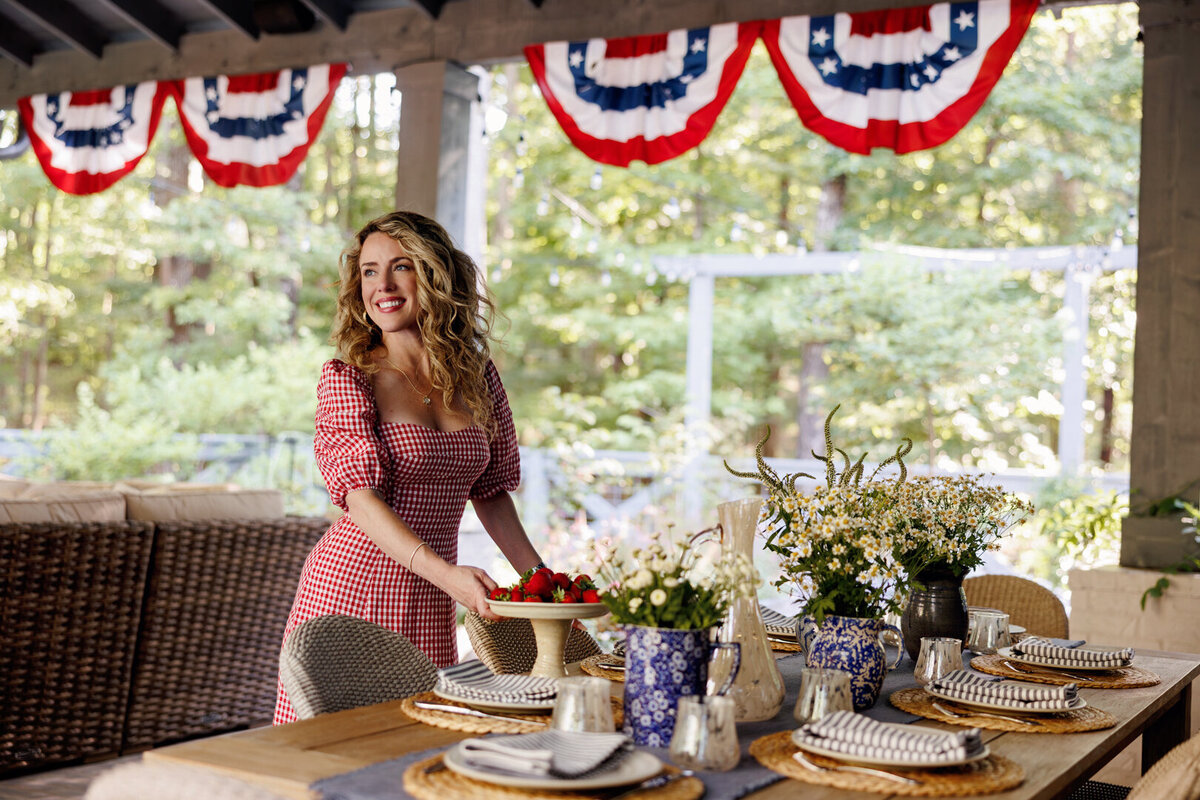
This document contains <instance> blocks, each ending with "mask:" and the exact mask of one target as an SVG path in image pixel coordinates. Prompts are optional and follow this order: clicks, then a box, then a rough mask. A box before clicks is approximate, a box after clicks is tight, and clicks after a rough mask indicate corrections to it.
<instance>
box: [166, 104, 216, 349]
mask: <svg viewBox="0 0 1200 800" xmlns="http://www.w3.org/2000/svg"><path fill="white" fill-rule="evenodd" d="M163 124H164V125H165V124H167V122H166V120H164V121H163ZM191 158H192V153H191V151H190V150H189V149H188V148H187V145H186V144H184V143H182V142H179V143H175V144H173V145H172V146H171V147H168V148H167V151H166V153H165V154H164V155H163V156H162V157H161V158H160V159H159V160H158V162H157V165H156V167H157V169H156V175H155V179H156V180H155V190H154V195H153V199H154V204H155V205H156V206H158V207H159V208H166V207H167V206H168V205H170V203H171V202H173V201H174V200H175V199H176V198H179V197H183V196H184V195H186V194H187V193H188V168H189V167H190V165H191ZM154 271H155V278H156V280H157V283H158V285H159V286H170V287H175V288H180V287H183V286H186V285H187V284H188V283H189V282H191V281H192V280H193V279H194V278H206V277H208V274H209V273H210V272H211V271H212V265H211V264H196V263H194V262H193V261H192V259H190V258H188V257H187V256H185V255H180V254H171V255H166V256H162V257H160V258H159V259H158V263H157V264H156V265H155V268H154ZM163 323H164V324H165V325H166V326H167V327H168V328H169V329H170V330H171V340H170V341H171V343H172V344H182V343H183V342H186V341H187V340H188V339H189V338H190V335H191V334H190V330H189V329H190V327H191V326H189V325H183V324H180V323H179V321H178V320H177V319H176V317H175V309H174V307H170V308H168V309H167V310H166V313H165V314H164V319H163Z"/></svg>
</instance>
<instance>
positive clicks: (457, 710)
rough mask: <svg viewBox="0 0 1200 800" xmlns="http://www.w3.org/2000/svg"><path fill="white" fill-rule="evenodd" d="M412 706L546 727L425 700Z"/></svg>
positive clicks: (540, 723) (414, 702)
mask: <svg viewBox="0 0 1200 800" xmlns="http://www.w3.org/2000/svg"><path fill="white" fill-rule="evenodd" d="M413 705H414V706H416V707H417V708H424V709H427V710H429V711H445V712H447V713H449V714H463V715H465V716H468V717H484V718H485V719H502V720H504V721H505V722H518V723H521V724H529V725H547V724H548V723H545V722H539V721H538V720H534V719H519V718H517V717H506V716H503V715H501V714H488V713H485V712H483V711H477V710H476V709H474V708H463V707H462V706H451V705H446V704H444V703H429V702H426V701H425V700H414V701H413Z"/></svg>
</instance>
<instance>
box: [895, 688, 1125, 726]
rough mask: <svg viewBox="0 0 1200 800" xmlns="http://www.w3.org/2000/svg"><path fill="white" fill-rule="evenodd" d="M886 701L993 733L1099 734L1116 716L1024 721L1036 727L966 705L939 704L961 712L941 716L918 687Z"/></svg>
mask: <svg viewBox="0 0 1200 800" xmlns="http://www.w3.org/2000/svg"><path fill="white" fill-rule="evenodd" d="M888 700H889V701H890V702H891V704H892V705H894V706H895V707H896V708H898V709H900V710H901V711H907V712H908V713H910V714H916V715H918V716H921V717H925V718H926V719H934V720H937V721H938V722H948V723H950V724H951V725H966V726H967V727H968V728H987V729H988V730H993V731H1019V732H1020V733H1078V732H1080V731H1098V730H1101V729H1103V728H1111V727H1112V726H1113V725H1116V724H1117V718H1116V717H1114V716H1113V715H1112V714H1110V713H1108V712H1107V711H1102V710H1101V709H1099V708H1096V707H1095V706H1087V707H1086V708H1077V709H1074V710H1072V711H1063V712H1061V713H1058V714H1037V715H1028V716H1026V717H1025V719H1028V720H1029V721H1030V722H1035V723H1037V724H1035V725H1022V724H1021V723H1019V722H1012V721H1011V720H1007V719H1000V718H998V717H991V716H987V715H985V714H973V713H971V709H969V708H967V707H966V706H960V705H953V704H952V703H946V702H941V703H939V705H942V706H950V705H953V708H952V710H953V711H956V712H961V713H959V715H958V716H951V715H950V714H943V713H942V712H941V711H938V710H937V709H936V708H934V707H933V703H934V702H935V701H936V700H937V698H935V697H934V696H933V695H931V694H930V693H929V692H927V691H925V690H924V689H922V688H921V687H919V686H918V687H915V688H912V689H900V690H899V691H896V692H892V694H891V695H890V696H889V697H888ZM996 713H997V714H1003V713H1004V712H1003V711H997V712H996Z"/></svg>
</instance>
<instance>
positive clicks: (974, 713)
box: [931, 703, 1042, 726]
mask: <svg viewBox="0 0 1200 800" xmlns="http://www.w3.org/2000/svg"><path fill="white" fill-rule="evenodd" d="M931 705H932V706H933V707H934V708H936V709H937V710H938V711H940V712H942V713H943V714H945V715H946V716H947V717H954V718H955V719H966V718H967V717H991V718H992V719H1006V720H1008V721H1009V722H1018V723H1020V724H1021V725H1034V726H1040V725H1041V724H1042V723H1040V722H1038V721H1037V720H1035V719H1021V718H1020V717H1006V716H1005V715H1003V714H989V713H988V712H986V711H975V710H971V711H970V713H965V714H964V713H960V712H958V711H955V710H953V709H950V708H946V707H945V706H943V705H942V704H941V703H931Z"/></svg>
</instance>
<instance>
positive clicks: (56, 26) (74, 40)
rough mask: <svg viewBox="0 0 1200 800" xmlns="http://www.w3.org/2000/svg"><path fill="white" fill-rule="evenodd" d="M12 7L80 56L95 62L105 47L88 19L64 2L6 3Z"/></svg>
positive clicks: (12, 0)
mask: <svg viewBox="0 0 1200 800" xmlns="http://www.w3.org/2000/svg"><path fill="white" fill-rule="evenodd" d="M7 2H8V4H9V5H11V6H16V7H18V8H20V9H21V10H22V11H24V12H25V13H26V14H27V15H28V16H29V17H30V18H31V19H34V20H36V21H37V22H38V24H40V25H43V26H45V27H46V28H49V29H50V30H51V31H53V32H54V33H55V35H57V36H58V37H59V38H61V39H63V40H64V41H66V42H67V43H68V44H69V45H71V47H73V48H75V49H76V50H78V51H79V52H81V53H87V54H88V55H90V56H94V57H95V58H100V56H102V55H103V54H104V45H105V44H107V42H105V40H104V39H103V38H101V37H100V35H99V34H97V33H96V29H95V26H94V25H92V24H91V21H90V20H89V19H87V17H83V16H80V13H79V9H78V8H76V7H75V6H73V5H71V4H70V3H66V2H63V0H7Z"/></svg>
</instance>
